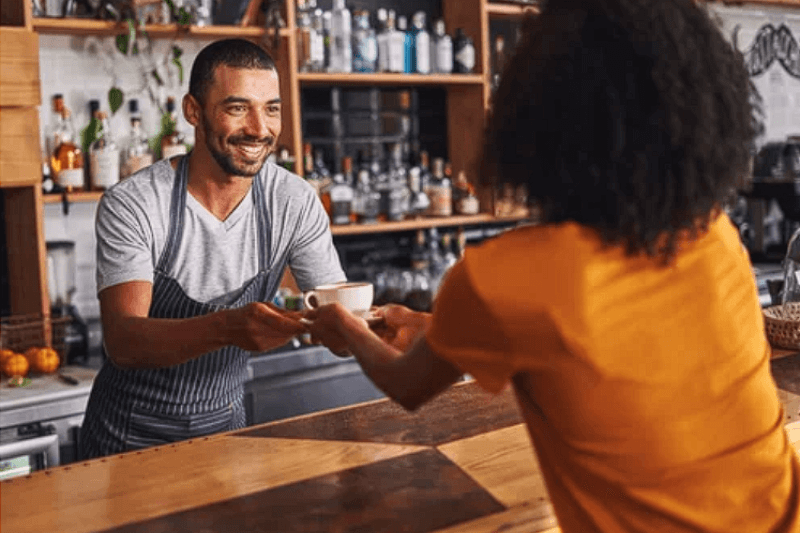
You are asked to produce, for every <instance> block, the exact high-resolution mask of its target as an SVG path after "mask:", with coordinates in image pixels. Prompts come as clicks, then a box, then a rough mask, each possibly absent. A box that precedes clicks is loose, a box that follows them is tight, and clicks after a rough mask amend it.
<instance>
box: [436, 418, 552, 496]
mask: <svg viewBox="0 0 800 533" xmlns="http://www.w3.org/2000/svg"><path fill="white" fill-rule="evenodd" d="M439 451H440V452H442V453H443V454H445V455H446V456H447V457H448V458H449V459H450V460H451V461H453V462H454V463H456V464H457V465H458V466H460V467H461V468H463V469H464V471H466V472H467V473H468V474H469V475H471V476H472V477H473V478H474V479H475V480H477V481H478V483H480V484H481V485H482V486H483V487H484V488H485V489H486V490H488V491H489V492H491V493H492V496H494V497H495V498H497V499H498V500H499V501H500V502H502V503H503V504H504V505H506V506H508V507H513V506H515V505H520V504H523V503H525V502H532V503H534V504H538V503H543V502H547V501H549V496H548V494H547V488H546V487H545V484H544V478H543V477H542V472H541V470H540V469H539V463H538V461H537V460H536V454H535V452H534V449H533V445H532V444H531V441H530V437H529V436H528V430H527V429H526V426H525V424H519V425H516V426H512V427H508V428H504V429H498V430H496V431H492V432H490V433H483V434H481V435H477V436H475V437H471V438H468V439H463V440H459V441H455V442H450V443H448V444H443V445H441V446H439Z"/></svg>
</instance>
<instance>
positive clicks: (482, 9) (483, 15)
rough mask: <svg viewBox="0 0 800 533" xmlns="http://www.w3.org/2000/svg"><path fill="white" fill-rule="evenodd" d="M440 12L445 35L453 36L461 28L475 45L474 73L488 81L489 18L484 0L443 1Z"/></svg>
mask: <svg viewBox="0 0 800 533" xmlns="http://www.w3.org/2000/svg"><path fill="white" fill-rule="evenodd" d="M442 12H443V15H444V22H445V25H446V27H447V33H449V34H451V35H452V34H454V33H455V32H456V30H457V29H458V28H463V30H464V33H465V34H466V35H467V36H468V37H472V40H473V42H474V44H475V72H477V73H478V74H483V75H484V77H485V78H486V81H488V77H487V76H488V72H489V68H488V67H489V36H488V31H489V16H488V13H487V10H486V0H472V1H470V2H467V1H465V0H443V1H442Z"/></svg>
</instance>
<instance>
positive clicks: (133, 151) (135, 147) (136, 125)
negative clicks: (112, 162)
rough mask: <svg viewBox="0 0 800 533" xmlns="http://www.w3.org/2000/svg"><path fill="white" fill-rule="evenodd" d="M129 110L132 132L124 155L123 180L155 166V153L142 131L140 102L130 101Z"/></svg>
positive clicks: (121, 175) (121, 174) (121, 172)
mask: <svg viewBox="0 0 800 533" xmlns="http://www.w3.org/2000/svg"><path fill="white" fill-rule="evenodd" d="M128 110H129V111H130V112H131V132H130V136H129V137H128V144H127V146H126V148H125V152H124V154H123V160H122V169H121V171H120V177H121V178H127V177H128V176H130V175H132V174H134V173H136V172H138V171H139V170H141V169H143V168H145V167H147V166H150V165H152V164H153V152H152V150H150V143H149V142H148V141H147V136H146V135H145V134H144V132H143V131H142V117H141V115H139V102H138V100H130V101H129V102H128Z"/></svg>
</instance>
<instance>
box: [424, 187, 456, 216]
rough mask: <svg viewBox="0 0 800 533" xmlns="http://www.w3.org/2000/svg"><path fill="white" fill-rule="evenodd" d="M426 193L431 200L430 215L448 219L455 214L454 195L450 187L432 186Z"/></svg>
mask: <svg viewBox="0 0 800 533" xmlns="http://www.w3.org/2000/svg"><path fill="white" fill-rule="evenodd" d="M425 192H426V193H427V195H428V198H430V200H431V205H430V207H428V214H430V215H432V216H437V217H447V216H450V215H452V214H453V208H452V194H451V189H450V188H449V187H441V186H438V185H437V186H431V187H428V188H427V189H426V190H425Z"/></svg>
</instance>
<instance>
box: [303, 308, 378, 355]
mask: <svg viewBox="0 0 800 533" xmlns="http://www.w3.org/2000/svg"><path fill="white" fill-rule="evenodd" d="M304 318H305V319H306V323H307V324H308V329H309V331H310V332H311V339H312V341H314V342H320V343H322V344H324V345H325V346H326V347H327V348H328V349H329V350H330V351H331V352H333V353H334V354H336V355H340V356H343V357H346V356H349V355H351V354H350V347H351V346H352V345H354V344H358V343H359V342H362V341H363V340H364V338H365V337H369V336H371V332H370V330H369V326H367V322H366V321H365V320H364V319H363V318H360V317H357V316H356V315H354V314H353V313H351V312H350V311H348V310H347V308H346V307H344V306H343V305H342V304H340V303H338V302H336V303H332V304H329V305H323V306H320V307H317V308H314V309H309V310H308V311H305V313H304Z"/></svg>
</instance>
